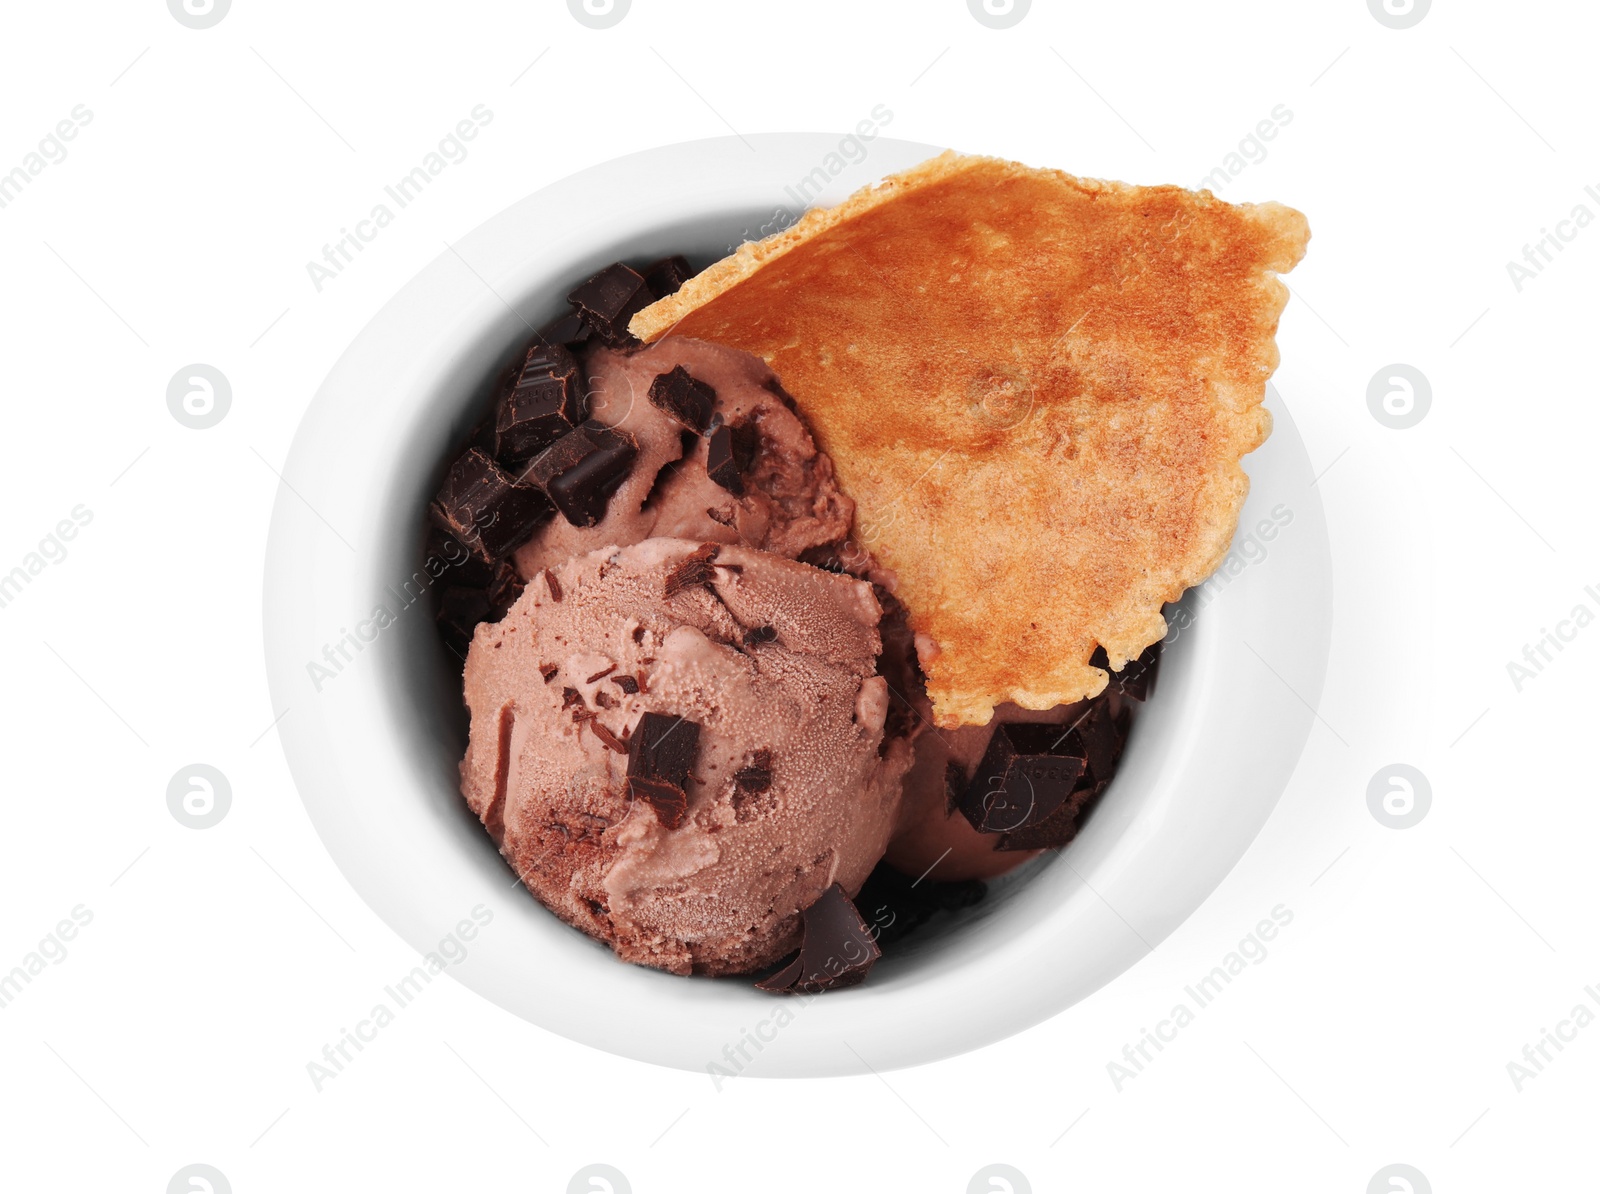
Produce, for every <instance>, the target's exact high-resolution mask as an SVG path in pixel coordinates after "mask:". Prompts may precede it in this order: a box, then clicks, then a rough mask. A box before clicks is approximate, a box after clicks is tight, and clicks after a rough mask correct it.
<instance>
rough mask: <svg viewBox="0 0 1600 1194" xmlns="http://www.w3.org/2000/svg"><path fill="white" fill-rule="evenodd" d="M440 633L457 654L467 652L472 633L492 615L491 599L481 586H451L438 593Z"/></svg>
mask: <svg viewBox="0 0 1600 1194" xmlns="http://www.w3.org/2000/svg"><path fill="white" fill-rule="evenodd" d="M436 617H437V619H438V622H439V633H440V634H442V635H443V636H444V641H445V643H446V644H448V645H449V647H450V649H451V650H453V651H454V652H455V653H456V654H457V655H465V654H466V653H467V647H468V646H469V645H470V644H471V643H472V632H473V631H474V630H475V629H476V628H477V626H478V623H479V622H484V621H487V620H488V618H489V598H488V596H487V595H486V594H485V593H484V591H483V590H482V589H468V588H462V587H460V586H458V585H452V586H450V587H449V588H447V589H446V590H445V591H444V592H443V593H441V594H439V610H438V613H437V615H436Z"/></svg>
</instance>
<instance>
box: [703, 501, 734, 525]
mask: <svg viewBox="0 0 1600 1194" xmlns="http://www.w3.org/2000/svg"><path fill="white" fill-rule="evenodd" d="M706 517H707V518H709V519H710V520H711V521H712V522H714V523H717V524H718V525H719V526H725V527H731V526H732V525H733V520H734V517H735V516H734V513H733V506H732V505H729V506H726V507H724V508H722V509H720V510H719V509H718V508H717V507H716V506H707V507H706Z"/></svg>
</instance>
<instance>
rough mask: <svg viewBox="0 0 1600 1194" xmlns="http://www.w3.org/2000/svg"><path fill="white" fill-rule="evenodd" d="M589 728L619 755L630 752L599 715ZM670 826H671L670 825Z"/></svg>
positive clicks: (626, 745)
mask: <svg viewBox="0 0 1600 1194" xmlns="http://www.w3.org/2000/svg"><path fill="white" fill-rule="evenodd" d="M589 728H590V729H591V730H593V731H594V736H595V737H596V738H598V739H600V741H601V742H603V743H605V745H606V746H608V747H609V748H610V749H612V750H614V751H616V752H617V753H618V754H619V755H625V754H627V753H628V744H627V743H626V742H624V741H623V740H622V739H621V738H618V737H617V736H616V735H615V734H613V733H612V732H611V731H610V730H609V729H607V728H606V723H605V722H603V721H601V720H600V719H599V718H598V717H597V718H595V720H594V721H592V722H590V723H589ZM669 828H671V827H670V826H669Z"/></svg>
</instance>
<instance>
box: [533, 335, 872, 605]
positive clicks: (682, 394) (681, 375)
mask: <svg viewBox="0 0 1600 1194" xmlns="http://www.w3.org/2000/svg"><path fill="white" fill-rule="evenodd" d="M584 364H585V367H586V368H587V370H588V385H589V396H588V402H589V418H590V420H591V422H592V423H597V424H602V425H605V426H607V427H614V428H617V429H618V430H619V431H621V432H623V433H624V434H626V435H628V436H630V437H632V441H633V442H634V443H636V444H637V445H638V455H637V457H636V458H635V459H634V460H633V461H632V463H631V465H630V468H629V471H628V475H627V477H626V478H625V479H624V480H623V481H622V482H621V483H620V485H619V486H618V487H617V489H616V491H615V492H614V493H611V494H610V495H609V497H608V498H606V499H605V501H606V505H605V512H604V517H603V518H602V519H601V520H600V521H599V523H598V525H594V526H574V525H572V522H571V521H570V520H567V519H555V520H554V521H552V522H550V523H548V524H546V525H544V526H543V527H541V528H540V529H539V531H538V532H537V533H535V534H534V536H533V538H532V539H530V540H529V541H528V542H527V543H526V544H525V545H523V546H522V547H521V548H520V549H519V550H518V552H517V554H516V564H517V568H518V570H519V571H520V572H521V573H522V575H523V576H525V577H528V578H532V577H533V576H535V575H537V574H538V573H539V572H540V571H541V570H542V569H544V568H547V567H549V566H550V565H552V564H558V563H561V562H562V561H564V560H569V559H571V558H572V557H573V556H576V555H581V554H583V553H584V552H588V551H594V550H595V549H597V548H600V547H608V546H623V547H626V546H628V545H630V544H633V543H641V542H643V541H644V540H646V539H649V538H653V537H666V538H681V539H694V540H696V541H698V542H701V543H742V544H744V545H746V546H748V547H759V548H761V549H763V550H765V551H770V552H774V553H776V554H777V555H781V556H788V557H790V558H791V559H793V558H795V557H798V556H799V555H800V553H801V552H804V551H806V550H807V549H809V548H815V547H819V546H821V545H823V544H827V543H833V542H836V541H838V540H842V539H844V538H845V537H846V536H847V535H848V534H849V532H850V523H851V520H852V519H853V518H854V516H855V503H853V502H852V501H851V500H850V499H849V498H848V497H846V496H845V495H844V494H843V492H842V491H841V490H840V489H839V486H838V483H837V482H836V481H835V480H834V476H833V461H832V460H830V459H829V458H828V456H827V455H826V454H825V453H823V452H820V451H818V450H817V445H816V442H815V441H814V440H813V439H812V438H811V433H810V432H809V431H807V430H806V426H805V424H804V423H803V422H801V420H800V417H799V416H798V415H797V414H796V413H795V412H794V411H793V410H792V409H790V406H789V403H788V400H787V398H786V395H784V393H783V389H782V387H781V386H779V385H778V380H777V377H776V375H775V374H774V373H773V372H772V370H771V369H769V368H767V366H766V365H765V364H764V363H763V362H762V361H761V359H760V358H759V357H754V356H751V355H750V354H749V353H746V352H738V351H735V350H733V349H729V348H723V347H722V346H720V345H716V344H708V343H706V342H704V341H701V340H688V339H682V338H678V337H668V338H667V339H665V340H663V341H661V342H660V343H659V344H656V345H653V346H652V347H650V348H647V349H644V350H642V351H638V352H633V353H626V352H618V351H615V350H613V349H609V348H595V349H593V350H592V351H591V352H590V353H589V355H588V356H587V357H586V358H585V361H584Z"/></svg>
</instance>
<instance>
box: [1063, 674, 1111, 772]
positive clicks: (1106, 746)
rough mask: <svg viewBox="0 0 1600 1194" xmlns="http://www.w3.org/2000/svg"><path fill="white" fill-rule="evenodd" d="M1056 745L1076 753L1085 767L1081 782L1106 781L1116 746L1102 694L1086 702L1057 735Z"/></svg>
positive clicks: (1108, 710)
mask: <svg viewBox="0 0 1600 1194" xmlns="http://www.w3.org/2000/svg"><path fill="white" fill-rule="evenodd" d="M1056 749H1057V750H1059V751H1061V752H1062V753H1064V754H1069V755H1076V756H1077V757H1079V758H1081V759H1083V760H1084V761H1085V762H1086V764H1087V767H1086V769H1085V774H1084V778H1083V779H1082V780H1081V781H1080V783H1082V784H1085V785H1086V784H1091V783H1110V782H1111V777H1112V776H1113V775H1115V774H1116V770H1117V756H1118V755H1119V754H1120V753H1121V750H1120V748H1119V747H1118V746H1117V731H1116V724H1115V721H1114V720H1113V718H1112V716H1111V705H1110V702H1108V701H1107V700H1106V699H1105V698H1104V697H1103V696H1102V697H1099V698H1096V699H1095V700H1094V701H1092V702H1090V704H1089V707H1088V709H1086V710H1084V712H1083V713H1082V714H1080V715H1079V717H1078V720H1077V721H1075V722H1073V723H1072V725H1071V726H1070V727H1069V728H1068V729H1067V732H1066V734H1065V735H1064V736H1063V737H1062V738H1061V739H1060V741H1059V743H1058V744H1057V746H1056Z"/></svg>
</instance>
